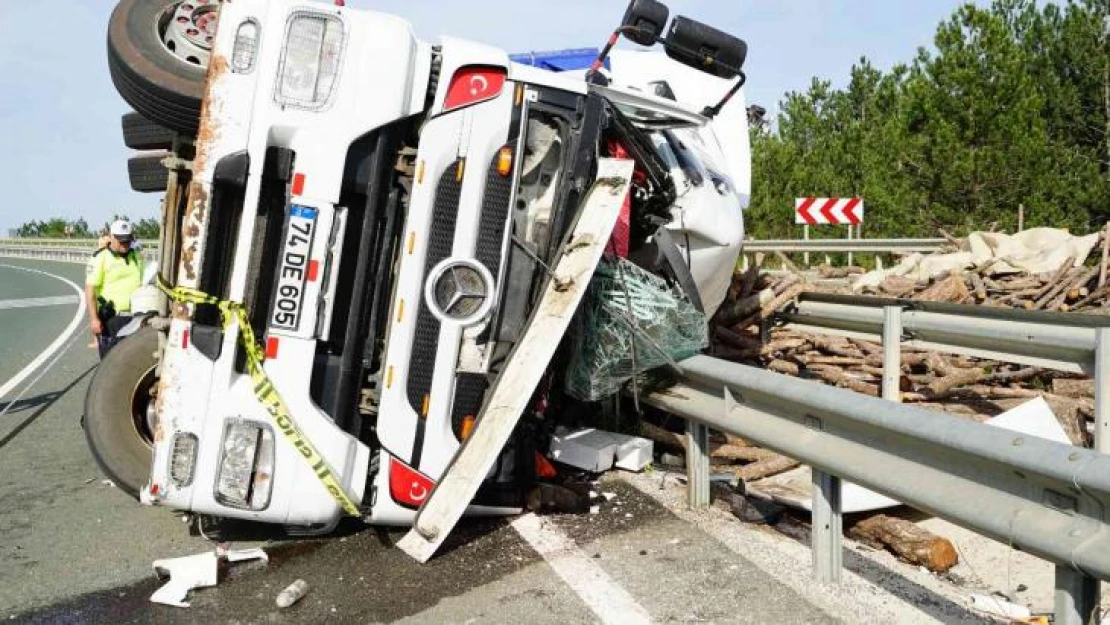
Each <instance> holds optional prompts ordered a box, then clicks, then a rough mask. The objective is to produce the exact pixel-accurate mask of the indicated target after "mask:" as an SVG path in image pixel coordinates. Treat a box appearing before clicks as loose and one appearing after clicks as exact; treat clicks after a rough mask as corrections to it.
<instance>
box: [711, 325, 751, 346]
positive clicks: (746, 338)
mask: <svg viewBox="0 0 1110 625" xmlns="http://www.w3.org/2000/svg"><path fill="white" fill-rule="evenodd" d="M713 335H714V336H716V337H717V339H718V340H720V341H722V342H724V343H727V344H728V345H729V346H730V347H733V348H735V349H743V350H748V349H755V350H758V349H761V348H762V347H763V343H762V342H760V340H759V337H758V336H755V335H752V334H748V333H747V332H733V331H732V330H729V329H728V328H716V329H715V330H714V331H713Z"/></svg>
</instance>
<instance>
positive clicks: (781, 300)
mask: <svg viewBox="0 0 1110 625" xmlns="http://www.w3.org/2000/svg"><path fill="white" fill-rule="evenodd" d="M806 289H807V286H806V285H804V284H793V285H791V286H790V287H789V288H787V289H786V290H785V291H783V292H782V294H781V295H779V296H778V297H776V298H775V299H774V300H772V301H771V303H770V304H767V305H766V306H764V307H763V308H762V309H761V310H760V311H759V312H757V313H755V314H754V315H752V316H750V317H748V318H747V319H744V320H743V321H741V322H740V323H737V324H735V325H734V326H732V327H733V329H734V330H735V329H741V330H742V329H744V328H747V327H748V326H751V325H753V324H756V323H759V322H760V321H762V320H764V319H769V318H770V317H771V316H772V315H774V314H775V311H777V310H778V309H779V308H782V307H783V306H785V305H786V303H787V302H789V301H790V300H792V299H794V298H795V297H798V294H800V293H801V292H803V291H805V290H806Z"/></svg>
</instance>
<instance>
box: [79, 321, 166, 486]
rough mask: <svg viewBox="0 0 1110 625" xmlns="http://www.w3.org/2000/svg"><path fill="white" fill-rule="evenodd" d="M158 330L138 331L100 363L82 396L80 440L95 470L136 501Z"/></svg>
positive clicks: (148, 440) (145, 465) (144, 471)
mask: <svg viewBox="0 0 1110 625" xmlns="http://www.w3.org/2000/svg"><path fill="white" fill-rule="evenodd" d="M157 350H158V331H157V330H155V329H153V328H143V329H141V330H139V331H138V332H136V333H135V334H133V335H131V336H129V337H127V338H125V339H124V340H122V341H120V342H119V343H118V344H117V345H116V346H115V347H113V348H112V351H110V352H108V354H107V355H106V356H105V357H104V360H102V361H100V366H99V367H97V368H96V374H95V375H93V379H92V382H90V383H89V390H88V393H87V394H86V395H85V418H84V425H85V438H86V439H87V440H88V443H89V449H90V450H92V455H93V458H95V459H96V463H97V464H98V465H100V470H101V471H103V472H104V474H105V475H107V476H108V478H109V479H111V480H112V482H114V483H115V485H116V486H117V487H118V488H119V489H120V490H122V491H123V492H125V493H127V494H128V495H131V496H132V497H134V498H136V499H138V497H139V489H141V488H142V487H143V486H144V485H146V483H147V482H148V481H149V480H150V460H151V453H152V440H153V439H152V435H151V432H150V426H149V425H148V419H147V408H148V407H149V405H150V401H151V396H150V391H151V389H153V388H154V382H155V381H156V379H155V377H154V368H155V365H157V358H156V356H155V352H156V351H157Z"/></svg>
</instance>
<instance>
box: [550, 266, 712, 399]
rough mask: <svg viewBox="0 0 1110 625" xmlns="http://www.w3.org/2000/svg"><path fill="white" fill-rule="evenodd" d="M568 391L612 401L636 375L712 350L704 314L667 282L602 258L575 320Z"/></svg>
mask: <svg viewBox="0 0 1110 625" xmlns="http://www.w3.org/2000/svg"><path fill="white" fill-rule="evenodd" d="M571 338H572V340H573V341H574V354H573V355H572V356H571V361H570V367H569V369H568V371H567V375H566V382H565V387H566V391H567V393H568V394H570V395H571V396H572V397H575V398H577V399H581V400H585V401H596V400H599V399H601V398H604V397H609V396H611V395H613V394H614V393H616V392H617V391H619V390H620V387H621V385H622V384H624V383H625V382H627V381H628V380H630V379H632V377H633V376H635V375H637V374H640V373H642V372H644V371H647V370H649V369H654V368H656V367H658V366H660V365H663V364H666V363H668V362H674V361H678V360H682V359H683V358H686V357H689V356H692V355H694V354H696V353H697V352H698V351H700V350H702V349H703V348H705V346H706V345H708V343H709V341H708V335H707V329H706V319H705V315H703V314H702V313H699V312H698V311H697V309H696V308H694V306H693V305H692V304H690V302H689V301H688V300H687V299H686V298H685V297H684V296H683V295H682V293H681V291H679V290H678V289H676V288H672V287H671V286H670V285H668V284H667V282H666V281H665V280H663V279H662V278H660V277H658V276H656V275H653V274H651V273H648V272H647V271H645V270H643V269H641V268H639V267H637V266H636V265H634V264H632V263H630V262H628V261H626V260H623V259H616V260H612V259H608V258H605V259H602V261H601V263H600V264H598V267H597V271H596V273H594V277H593V280H592V281H591V282H590V286H589V289H588V290H587V291H586V296H585V297H584V298H583V300H582V305H581V306H580V307H579V309H578V313H577V314H576V315H575V320H574V324H573V326H572V334H571Z"/></svg>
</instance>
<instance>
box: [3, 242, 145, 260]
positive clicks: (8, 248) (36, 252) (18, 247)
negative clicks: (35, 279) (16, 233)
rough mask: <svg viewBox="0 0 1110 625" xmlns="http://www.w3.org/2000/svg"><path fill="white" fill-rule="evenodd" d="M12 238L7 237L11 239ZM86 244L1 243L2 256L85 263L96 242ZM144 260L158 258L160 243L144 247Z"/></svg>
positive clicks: (94, 248)
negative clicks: (36, 244)
mask: <svg viewBox="0 0 1110 625" xmlns="http://www.w3.org/2000/svg"><path fill="white" fill-rule="evenodd" d="M11 240H12V239H7V241H11ZM83 243H84V245H82V246H77V245H63V246H56V245H38V246H34V245H22V244H11V243H7V242H2V243H0V258H30V259H35V260H52V261H57V262H63V263H85V262H87V261H88V260H89V257H90V256H91V255H92V253H93V252H94V251H96V243H95V242H94V241H93V242H83ZM142 253H143V260H144V261H146V262H148V263H149V262H153V261H157V260H158V244H157V243H155V244H154V245H152V246H145V245H144V247H143V251H142Z"/></svg>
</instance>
